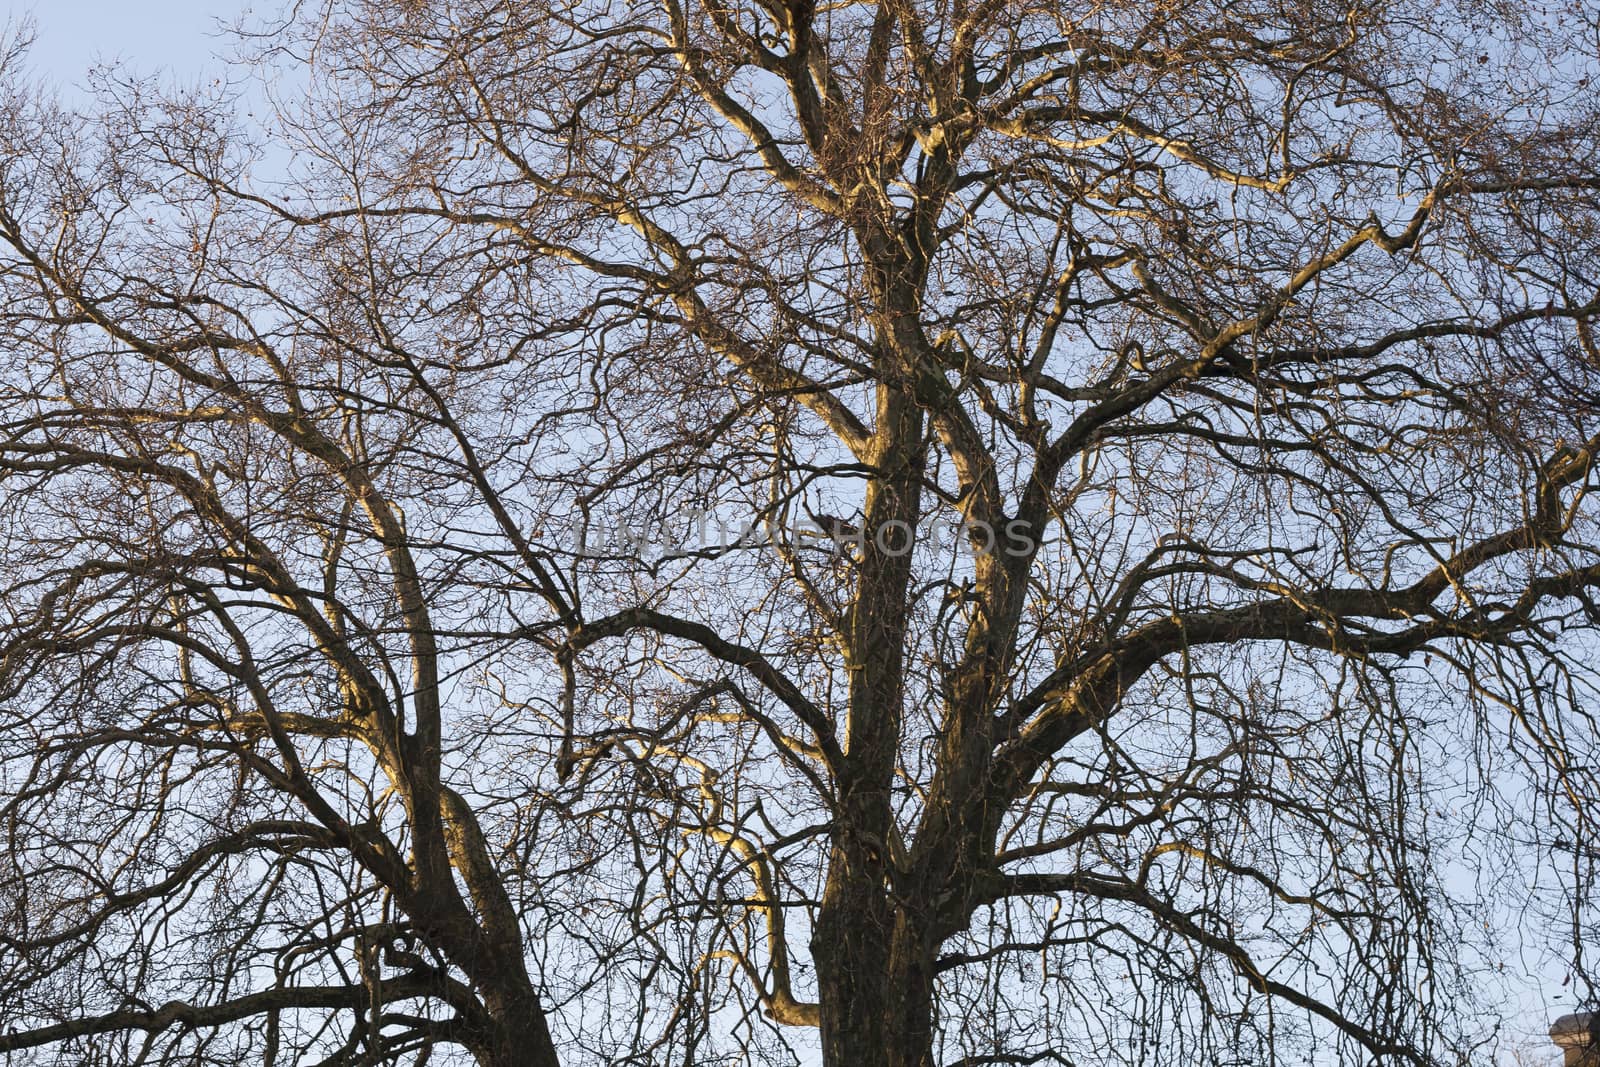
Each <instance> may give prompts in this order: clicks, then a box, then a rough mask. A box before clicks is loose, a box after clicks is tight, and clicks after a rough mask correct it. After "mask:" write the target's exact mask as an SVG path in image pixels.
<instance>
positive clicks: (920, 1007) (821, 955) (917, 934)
mask: <svg viewBox="0 0 1600 1067" xmlns="http://www.w3.org/2000/svg"><path fill="white" fill-rule="evenodd" d="M843 851H844V850H842V849H841V850H840V851H839V852H836V854H835V863H834V868H833V872H834V873H833V874H831V875H830V877H829V879H828V883H829V884H828V889H827V891H826V893H825V895H824V899H823V904H822V909H821V911H820V913H819V915H818V918H817V928H816V933H815V935H814V937H813V939H812V943H811V947H812V958H813V959H814V960H815V962H816V967H817V987H818V1001H819V1007H820V1009H821V1031H822V1062H823V1063H824V1064H825V1065H826V1067H846V1065H848V1067H933V1063H934V1060H933V965H934V954H935V950H936V946H935V945H934V944H933V943H932V939H931V938H930V937H929V936H928V934H927V931H926V928H925V926H924V924H922V923H921V922H919V921H917V920H915V919H914V918H913V917H912V916H911V914H910V913H909V912H908V911H907V910H906V909H904V908H900V907H897V906H895V905H894V904H892V903H891V902H890V900H889V898H888V895H887V894H886V893H885V891H884V888H883V883H882V882H881V881H878V880H875V879H873V878H871V877H870V876H869V877H861V876H860V875H863V874H866V875H870V873H871V870H872V868H873V867H874V866H876V865H875V864H874V863H872V862H871V859H872V857H868V856H862V857H860V858H862V859H866V860H867V861H868V862H866V863H865V864H861V863H856V862H852V860H854V859H856V858H857V857H851V856H845V855H841V854H840V853H841V852H843Z"/></svg>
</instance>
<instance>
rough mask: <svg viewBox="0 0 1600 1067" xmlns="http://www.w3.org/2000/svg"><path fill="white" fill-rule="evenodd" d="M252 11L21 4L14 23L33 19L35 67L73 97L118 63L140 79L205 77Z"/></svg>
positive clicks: (167, 4) (208, 6) (201, 0)
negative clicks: (98, 70)
mask: <svg viewBox="0 0 1600 1067" xmlns="http://www.w3.org/2000/svg"><path fill="white" fill-rule="evenodd" d="M249 6H250V5H248V3H247V0H158V2H156V3H144V2H140V0H21V2H13V3H9V4H8V5H7V18H6V21H7V22H9V23H11V24H13V25H15V24H16V23H18V22H20V21H22V20H24V19H31V20H32V22H33V23H34V27H35V31H36V32H35V41H34V47H33V52H32V60H33V62H32V66H33V69H34V70H35V71H36V72H37V73H38V75H39V76H40V77H41V79H43V80H45V81H47V82H53V83H55V84H56V85H57V86H58V87H59V88H60V89H61V90H63V91H64V92H65V93H66V94H67V95H69V96H70V95H72V92H71V91H72V90H73V89H74V88H76V87H81V86H83V85H84V84H86V78H85V75H86V73H87V72H88V70H89V68H90V67H91V66H94V65H95V64H97V63H104V62H115V61H118V60H120V61H122V62H124V63H125V64H126V65H127V67H128V68H129V69H130V70H131V71H133V72H135V73H139V74H154V73H157V72H158V71H159V72H163V73H165V74H167V75H169V76H170V77H172V78H174V79H176V80H177V81H180V82H184V81H192V80H195V79H198V78H199V77H200V75H201V74H202V73H203V72H205V71H206V70H208V69H215V68H216V67H217V66H219V65H220V63H219V61H218V59H217V58H216V56H217V53H219V52H221V53H226V52H227V51H228V49H229V47H230V42H229V41H228V40H226V39H225V38H224V37H223V36H222V35H221V34H220V32H219V31H220V29H221V28H222V27H223V26H225V25H228V24H231V23H232V22H233V21H234V20H236V19H237V18H238V17H239V16H240V15H243V14H246V13H247V10H248V7H249ZM275 6H276V5H270V7H268V8H267V9H269V10H270V9H271V8H272V7H275ZM257 7H258V9H260V5H257Z"/></svg>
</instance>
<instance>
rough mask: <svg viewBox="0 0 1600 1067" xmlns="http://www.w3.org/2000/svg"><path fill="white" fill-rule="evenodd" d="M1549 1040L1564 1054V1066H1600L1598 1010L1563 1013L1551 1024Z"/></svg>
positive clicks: (1599, 1018)
mask: <svg viewBox="0 0 1600 1067" xmlns="http://www.w3.org/2000/svg"><path fill="white" fill-rule="evenodd" d="M1550 1040H1552V1041H1554V1042H1555V1043H1556V1047H1557V1048H1559V1049H1560V1050H1561V1051H1562V1052H1563V1053H1565V1054H1566V1059H1565V1060H1563V1061H1562V1063H1563V1064H1564V1067H1600V1011H1580V1012H1577V1013H1575V1014H1572V1015H1563V1016H1562V1017H1561V1018H1559V1019H1557V1020H1556V1021H1555V1022H1554V1023H1552V1024H1551V1026H1550Z"/></svg>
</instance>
